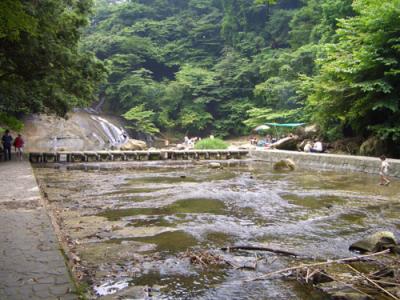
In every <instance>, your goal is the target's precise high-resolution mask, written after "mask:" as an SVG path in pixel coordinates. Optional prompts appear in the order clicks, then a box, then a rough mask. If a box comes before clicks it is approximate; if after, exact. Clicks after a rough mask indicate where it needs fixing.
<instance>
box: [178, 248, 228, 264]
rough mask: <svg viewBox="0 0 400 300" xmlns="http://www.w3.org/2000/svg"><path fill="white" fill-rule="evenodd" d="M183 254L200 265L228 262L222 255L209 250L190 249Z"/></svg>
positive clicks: (193, 262)
mask: <svg viewBox="0 0 400 300" xmlns="http://www.w3.org/2000/svg"><path fill="white" fill-rule="evenodd" d="M182 256H183V257H184V258H189V259H190V263H191V264H193V265H200V266H202V267H206V266H210V265H225V264H226V261H225V259H224V258H223V257H222V256H220V255H217V254H213V253H211V252H209V251H200V250H197V251H195V250H191V249H188V250H186V252H185V253H184V254H183V255H182Z"/></svg>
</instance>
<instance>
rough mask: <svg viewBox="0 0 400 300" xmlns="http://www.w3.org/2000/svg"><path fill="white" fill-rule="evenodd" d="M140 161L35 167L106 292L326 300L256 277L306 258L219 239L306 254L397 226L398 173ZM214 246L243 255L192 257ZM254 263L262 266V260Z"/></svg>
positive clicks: (336, 253) (334, 254)
mask: <svg viewBox="0 0 400 300" xmlns="http://www.w3.org/2000/svg"><path fill="white" fill-rule="evenodd" d="M223 165H224V168H223V169H210V168H208V165H207V162H205V163H196V164H192V163H189V162H187V163H183V162H162V163H161V162H133V163H104V164H88V165H86V166H85V165H67V166H65V165H64V166H58V167H57V168H54V167H53V168H50V167H49V168H36V169H35V172H36V176H37V178H38V180H39V183H40V185H41V187H42V190H43V191H44V192H45V195H46V196H47V198H48V201H49V203H50V206H51V208H52V209H53V210H54V211H55V212H56V213H57V215H58V216H59V221H60V227H61V230H62V232H63V233H64V234H65V237H66V238H67V239H68V240H69V242H70V245H71V250H72V251H73V252H74V253H76V255H77V256H78V257H79V258H80V264H81V265H82V267H83V268H84V270H85V272H86V277H85V278H84V279H83V280H84V281H87V282H88V283H89V285H90V288H91V289H92V290H93V292H94V293H95V294H96V295H97V296H98V297H99V299H143V298H146V297H147V298H150V296H151V295H152V296H153V298H152V299H304V300H305V299H326V295H324V294H322V293H319V292H317V291H316V290H313V289H310V288H306V287H304V286H301V285H300V284H298V283H296V282H295V281H293V280H288V279H286V280H283V279H282V280H281V279H274V280H266V281H249V279H252V278H255V277H257V276H260V275H261V274H262V273H263V272H270V271H273V270H277V269H280V268H283V267H285V266H288V265H293V264H296V261H297V262H298V259H296V258H293V257H287V256H277V255H276V254H274V253H268V252H257V253H256V254H255V253H254V251H253V252H235V253H225V252H223V251H221V250H219V248H220V247H226V246H234V245H252V246H266V247H270V248H276V249H283V250H288V251H292V252H296V253H299V254H301V255H302V257H305V258H307V259H314V258H315V259H334V258H340V257H347V256H352V255H354V254H352V253H351V252H349V251H348V247H349V245H350V244H351V243H352V242H354V241H356V240H358V239H360V238H362V237H364V236H366V235H367V234H369V233H373V232H376V231H380V230H389V231H392V232H394V233H395V234H396V235H397V237H399V236H398V234H399V229H400V220H399V212H400V201H399V199H400V198H399V196H400V182H398V181H397V180H393V182H392V184H391V185H390V186H388V187H382V186H379V185H378V184H377V183H378V181H379V178H378V177H377V176H372V175H367V174H362V173H350V172H349V173H337V172H332V171H315V170H305V169H298V170H296V171H294V172H277V171H273V170H272V166H271V165H270V164H267V163H261V162H252V161H246V162H231V163H229V164H223ZM188 249H191V251H192V252H193V251H211V253H214V254H215V255H219V256H221V257H223V258H224V259H225V260H227V261H229V262H231V263H232V264H233V265H235V266H240V267H242V268H233V267H232V266H228V265H223V266H209V267H205V266H201V265H200V266H199V265H192V264H190V260H189V258H188V257H187V255H185V253H186V251H187V250H188ZM254 266H255V269H254Z"/></svg>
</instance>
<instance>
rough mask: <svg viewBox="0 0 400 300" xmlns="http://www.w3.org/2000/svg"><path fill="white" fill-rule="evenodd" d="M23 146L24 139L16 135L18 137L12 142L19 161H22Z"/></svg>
mask: <svg viewBox="0 0 400 300" xmlns="http://www.w3.org/2000/svg"><path fill="white" fill-rule="evenodd" d="M24 144H25V141H24V139H23V138H22V136H21V134H18V136H17V137H16V139H15V140H14V147H15V152H16V153H17V158H19V160H22V155H23V153H24Z"/></svg>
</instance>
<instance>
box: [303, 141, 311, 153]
mask: <svg viewBox="0 0 400 300" xmlns="http://www.w3.org/2000/svg"><path fill="white" fill-rule="evenodd" d="M311 149H312V144H311V142H310V141H308V142H307V143H306V145H305V146H304V152H311Z"/></svg>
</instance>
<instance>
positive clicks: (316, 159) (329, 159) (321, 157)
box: [250, 150, 400, 177]
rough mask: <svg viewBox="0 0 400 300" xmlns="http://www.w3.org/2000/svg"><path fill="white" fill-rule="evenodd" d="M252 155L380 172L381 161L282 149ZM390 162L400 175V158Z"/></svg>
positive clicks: (302, 164)
mask: <svg viewBox="0 0 400 300" xmlns="http://www.w3.org/2000/svg"><path fill="white" fill-rule="evenodd" d="M250 157H251V158H253V159H255V160H262V161H268V162H277V161H279V160H281V159H285V158H290V159H292V160H293V161H294V162H295V163H296V165H298V166H299V167H310V168H318V169H328V170H338V171H353V172H366V173H371V174H379V167H380V164H381V161H380V159H379V158H377V157H366V156H350V155H337V154H317V153H304V152H296V151H282V150H255V151H251V152H250ZM388 162H389V164H390V169H389V175H390V176H394V177H400V160H399V159H388Z"/></svg>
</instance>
